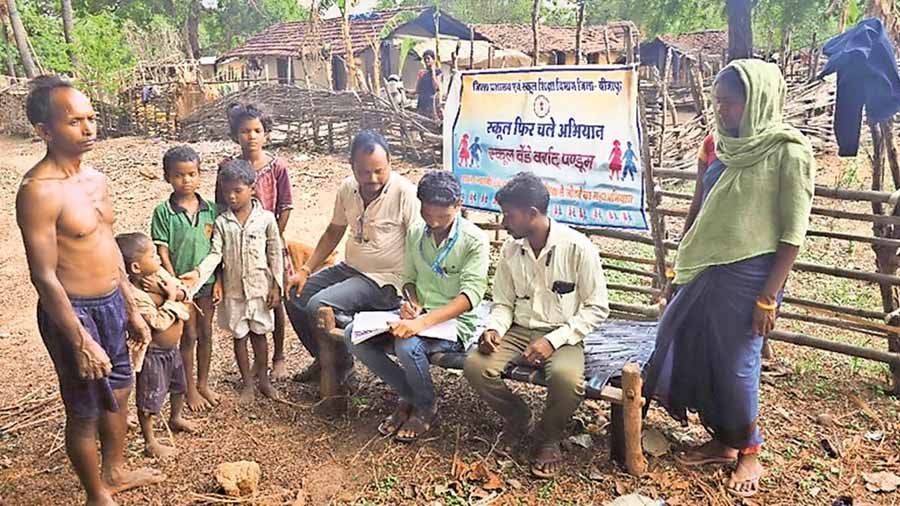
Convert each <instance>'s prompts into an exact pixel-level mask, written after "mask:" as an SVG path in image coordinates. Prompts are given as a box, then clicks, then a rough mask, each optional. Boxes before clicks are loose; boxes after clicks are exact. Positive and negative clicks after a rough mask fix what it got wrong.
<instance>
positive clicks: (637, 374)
mask: <svg viewBox="0 0 900 506" xmlns="http://www.w3.org/2000/svg"><path fill="white" fill-rule="evenodd" d="M315 333H316V336H315V337H316V339H317V340H318V342H319V362H320V364H321V366H322V374H321V381H320V384H319V385H320V393H321V396H322V401H321V404H320V409H321V410H322V411H323V412H325V413H328V414H332V415H333V414H339V413H342V412H344V411H345V410H346V408H347V398H346V392H344V386H343V385H341V381H340V378H338V360H339V346H341V343H342V341H343V339H344V332H343V330H342V329H341V328H340V326H339V325H338V324H337V322H336V321H335V313H334V311H333V310H332V308H330V307H323V308H321V309H319V319H318V322H317V325H316V328H315ZM655 339H656V322H639V321H628V320H608V321H606V322H604V324H603V325H602V326H601V327H600V329H598V330H597V331H595V332H593V333H591V334H590V335H588V336H587V337H586V338H585V350H584V355H585V382H586V385H585V397H586V398H588V399H597V400H603V401H607V402H609V403H610V429H609V434H610V439H611V441H610V457H611V458H612V459H613V460H614V461H615V462H617V463H619V464H620V465H624V466H625V469H626V470H627V471H628V472H629V473H630V474H632V475H635V476H640V475H642V474H643V473H644V472H645V471H646V466H647V464H646V460H645V459H644V455H643V450H642V448H641V427H642V423H643V422H642V409H643V405H644V399H643V398H642V397H641V387H642V381H641V371H642V368H643V367H644V366H645V365H646V364H647V361H648V360H649V359H650V355H651V354H652V352H653V347H654V343H655ZM465 355H466V354H465V353H436V354H434V355H432V356H431V357H429V360H430V362H431V363H432V364H434V365H436V366H438V367H442V368H445V369H462V367H463V362H464V361H465ZM503 377H504V378H507V379H510V380H513V381H521V382H524V383H530V384H533V385H541V386H546V382H545V379H544V371H543V370H542V369H536V368H532V367H528V366H521V365H513V366H510V367H509V368H508V369H507V370H506V371H505V372H504V375H503Z"/></svg>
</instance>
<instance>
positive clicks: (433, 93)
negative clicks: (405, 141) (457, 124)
mask: <svg viewBox="0 0 900 506" xmlns="http://www.w3.org/2000/svg"><path fill="white" fill-rule="evenodd" d="M422 63H423V64H424V65H425V68H423V69H421V70H419V73H418V75H417V77H416V100H417V102H416V112H418V113H419V114H421V115H422V116H425V117H428V118H431V119H438V115H437V114H436V111H438V110H439V109H440V108H439V107H438V104H439V103H440V99H441V68H440V63H438V62H437V61H436V57H435V54H434V51H432V50H430V49H429V50H427V51H425V52H424V53H422Z"/></svg>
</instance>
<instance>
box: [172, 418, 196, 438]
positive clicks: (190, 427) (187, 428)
mask: <svg viewBox="0 0 900 506" xmlns="http://www.w3.org/2000/svg"><path fill="white" fill-rule="evenodd" d="M169 428H170V429H172V432H187V433H188V434H193V433H195V432H199V431H200V424H198V423H197V422H192V421H190V420H185V419H184V418H182V417H180V416H179V417H178V418H173V419H171V420H169Z"/></svg>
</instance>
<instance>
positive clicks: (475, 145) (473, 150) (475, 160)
mask: <svg viewBox="0 0 900 506" xmlns="http://www.w3.org/2000/svg"><path fill="white" fill-rule="evenodd" d="M481 149H482V148H481V138H480V137H477V136H476V137H475V140H474V141H472V145H471V146H469V154H470V155H471V157H472V162H471V167H474V168H476V169H478V168H481Z"/></svg>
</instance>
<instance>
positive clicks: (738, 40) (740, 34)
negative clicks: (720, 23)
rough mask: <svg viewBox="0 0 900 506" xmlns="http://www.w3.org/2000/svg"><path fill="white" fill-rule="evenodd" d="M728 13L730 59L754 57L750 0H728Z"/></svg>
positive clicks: (726, 5)
mask: <svg viewBox="0 0 900 506" xmlns="http://www.w3.org/2000/svg"><path fill="white" fill-rule="evenodd" d="M725 10H726V11H727V13H728V61H731V60H737V59H740V58H752V57H753V28H752V24H751V17H750V15H751V14H750V0H726V2H725Z"/></svg>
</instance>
